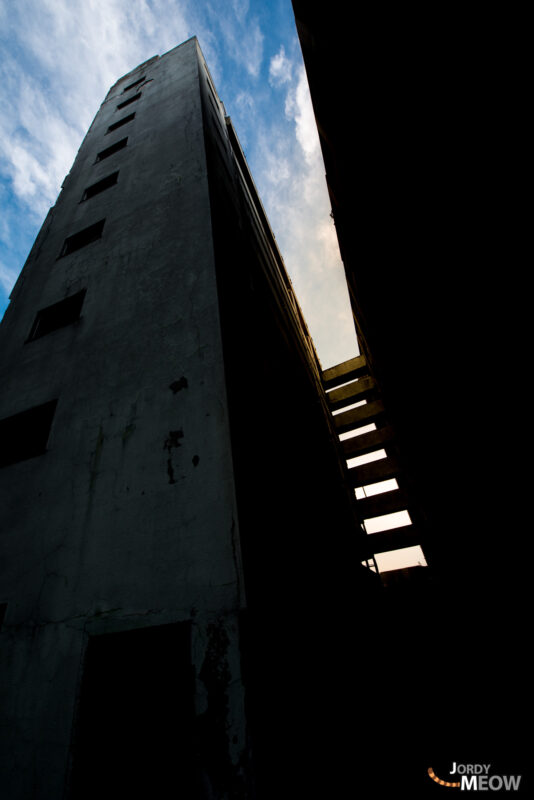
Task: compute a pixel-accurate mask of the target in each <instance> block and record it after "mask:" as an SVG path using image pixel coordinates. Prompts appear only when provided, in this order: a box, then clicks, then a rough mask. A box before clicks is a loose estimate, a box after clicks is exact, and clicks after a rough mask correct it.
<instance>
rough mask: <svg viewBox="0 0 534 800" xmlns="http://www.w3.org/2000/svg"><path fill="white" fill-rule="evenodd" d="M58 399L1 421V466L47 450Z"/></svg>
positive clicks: (38, 454) (24, 459)
mask: <svg viewBox="0 0 534 800" xmlns="http://www.w3.org/2000/svg"><path fill="white" fill-rule="evenodd" d="M56 405H57V400H51V401H50V402H48V403H43V405H40V406H35V408H29V409H28V410H27V411H21V412H20V413H19V414H14V415H13V416H12V417H7V418H6V419H3V420H0V467H6V466H8V464H15V463H16V462H17V461H26V459H28V458H33V457H34V456H40V455H42V454H43V453H46V444H47V442H48V436H49V434H50V428H51V427H52V420H53V418H54V412H55V410H56Z"/></svg>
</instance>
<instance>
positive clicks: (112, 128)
mask: <svg viewBox="0 0 534 800" xmlns="http://www.w3.org/2000/svg"><path fill="white" fill-rule="evenodd" d="M134 117H135V111H134V112H133V114H128V116H127V117H123V118H122V119H120V120H119V121H118V122H114V123H113V125H110V126H109V128H108V129H107V131H106V133H111V132H112V131H116V130H117V128H122V126H123V125H126V123H127V122H131V121H132V120H133V118H134Z"/></svg>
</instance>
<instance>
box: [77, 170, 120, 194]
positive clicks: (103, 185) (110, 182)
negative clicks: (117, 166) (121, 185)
mask: <svg viewBox="0 0 534 800" xmlns="http://www.w3.org/2000/svg"><path fill="white" fill-rule="evenodd" d="M118 177H119V172H118V170H117V172H113V173H112V174H111V175H107V176H106V177H105V178H102V180H100V181H97V182H96V183H93V184H92V185H91V186H88V187H87V189H86V190H85V191H84V193H83V195H82V201H83V200H90V199H91V197H94V196H95V194H100V192H105V191H106V189H109V188H111V187H112V186H115V184H116V183H117V179H118Z"/></svg>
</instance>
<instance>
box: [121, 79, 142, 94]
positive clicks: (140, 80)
mask: <svg viewBox="0 0 534 800" xmlns="http://www.w3.org/2000/svg"><path fill="white" fill-rule="evenodd" d="M144 80H145V76H144V75H143V77H142V78H138V79H137V80H136V81H134V82H133V83H130V85H129V86H126V87H125V88H124V89H123V90H122V93H123V94H124V92H127V91H128V89H133V88H134V86H139V84H140V83H143V81H144Z"/></svg>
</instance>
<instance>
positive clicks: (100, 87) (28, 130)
mask: <svg viewBox="0 0 534 800" xmlns="http://www.w3.org/2000/svg"><path fill="white" fill-rule="evenodd" d="M193 35H195V36H197V38H198V40H199V43H200V46H201V48H202V51H203V53H204V56H205V58H206V61H207V64H208V67H209V69H210V72H211V74H212V77H213V79H214V82H215V85H216V87H217V91H218V93H219V96H220V97H221V99H222V101H223V102H224V105H225V108H226V111H227V113H228V114H229V115H230V116H231V117H232V121H233V124H234V127H235V128H236V130H237V133H238V136H239V138H240V141H241V145H242V147H243V149H244V152H245V154H246V157H247V160H248V163H249V166H250V169H251V172H252V175H253V177H254V181H255V183H256V186H257V187H258V191H259V194H260V197H261V199H262V202H263V205H264V206H265V209H266V212H267V215H268V217H269V221H270V224H271V227H272V229H273V231H274V234H275V236H276V238H277V241H278V245H279V247H280V250H281V253H282V256H283V258H284V261H285V263H286V266H287V268H288V272H289V274H290V277H291V279H292V282H293V286H294V288H295V291H296V294H297V297H298V300H299V302H300V304H301V307H302V309H303V312H304V316H305V318H306V321H307V323H308V326H309V328H310V331H311V334H312V336H313V339H314V342H315V345H316V348H317V350H318V353H319V357H320V359H321V362H322V365H323V367H325V368H326V367H328V366H331V365H333V364H336V363H339V362H340V361H344V360H346V359H348V358H351V357H353V356H354V355H355V353H356V352H357V351H356V340H355V335H354V328H353V324H352V320H351V315H350V310H349V304H348V296H347V290H346V284H345V278H344V275H343V269H342V265H341V261H340V258H339V250H338V247H337V242H336V237H335V229H334V226H333V223H332V220H331V218H330V203H329V199H328V192H327V188H326V182H325V179H324V166H323V163H322V158H321V154H320V147H319V142H318V136H317V129H316V125H315V120H314V118H313V112H312V108H311V103H310V99H309V92H308V88H307V82H306V77H305V72H304V67H303V63H302V55H301V51H300V44H299V41H298V37H297V34H296V29H295V22H294V17H293V11H292V6H291V2H290V0H273V2H269V3H266V2H261V0H230V1H228V0H226V1H225V2H223V0H93V1H92V2H87V0H17V2H16V3H15V2H12V0H0V48H1V53H0V78H1V80H0V315H2V314H3V312H4V309H5V307H6V306H7V302H8V299H7V298H8V294H9V292H10V290H11V288H12V286H13V284H14V282H15V280H16V277H17V275H18V273H19V272H20V270H21V268H22V266H23V264H24V261H25V259H26V257H27V254H28V252H29V250H30V247H31V245H32V243H33V241H34V239H35V236H36V235H37V232H38V230H39V228H40V226H41V224H42V222H43V220H44V217H45V215H46V213H47V211H48V209H49V207H50V206H52V205H53V204H54V202H55V200H56V197H57V195H58V193H59V189H60V186H61V183H62V181H63V178H64V177H65V175H66V174H67V173H68V172H69V169H70V167H71V164H72V162H73V160H74V157H75V155H76V152H77V150H78V148H79V146H80V144H81V141H82V139H83V136H84V135H85V133H86V131H87V129H88V127H89V125H90V123H91V121H92V119H93V117H94V116H95V114H96V112H97V111H98V108H99V106H100V104H101V102H102V101H103V99H104V97H105V95H106V93H107V91H108V89H109V87H110V86H111V85H112V84H114V83H115V81H116V80H117V79H118V78H119V77H121V76H122V75H124V74H125V73H127V72H129V71H130V70H132V69H133V68H134V67H136V66H137V65H138V64H140V63H141V62H143V61H145V60H147V59H148V58H151V57H152V56H153V55H162V54H163V53H165V52H167V51H168V50H170V49H172V48H173V47H175V46H176V45H177V44H180V43H181V42H183V41H185V40H186V39H188V38H190V37H191V36H193Z"/></svg>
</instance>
